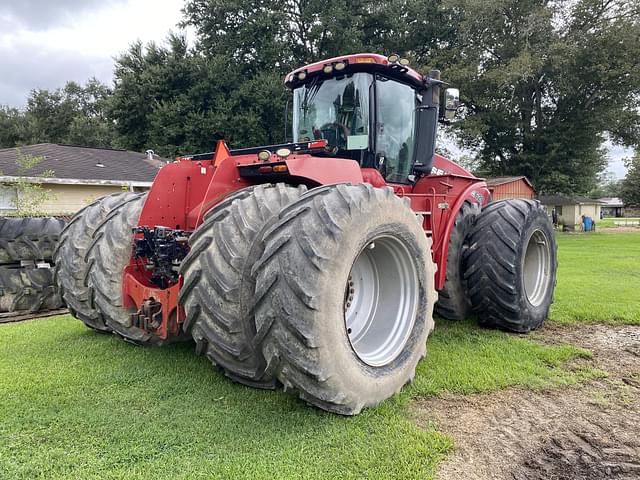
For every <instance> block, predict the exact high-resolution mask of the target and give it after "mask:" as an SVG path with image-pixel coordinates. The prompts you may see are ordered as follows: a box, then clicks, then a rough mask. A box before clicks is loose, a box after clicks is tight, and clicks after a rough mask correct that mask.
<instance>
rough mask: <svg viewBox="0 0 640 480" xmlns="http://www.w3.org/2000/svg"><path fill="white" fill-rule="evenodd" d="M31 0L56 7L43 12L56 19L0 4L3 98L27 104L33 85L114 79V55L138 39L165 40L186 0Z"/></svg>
mask: <svg viewBox="0 0 640 480" xmlns="http://www.w3.org/2000/svg"><path fill="white" fill-rule="evenodd" d="M27 3H28V4H30V5H32V7H33V8H36V6H37V5H36V4H38V3H42V5H43V7H42V8H44V9H45V10H46V9H47V8H49V10H51V11H50V12H49V16H47V15H40V16H41V17H46V18H48V19H54V20H55V19H57V20H56V21H54V20H50V22H49V23H48V24H46V25H45V27H46V28H43V23H42V22H43V21H41V20H33V21H32V23H28V22H26V21H25V15H24V8H23V7H21V8H20V9H18V8H13V9H8V8H6V7H3V8H0V25H4V26H5V28H3V29H2V30H0V32H2V33H0V65H2V71H3V75H2V76H0V104H9V105H12V106H19V107H20V106H24V103H25V101H26V97H27V95H28V93H29V91H30V90H32V89H33V88H57V87H61V86H63V85H64V83H65V82H66V81H67V80H75V81H77V82H84V81H86V80H87V79H88V78H89V77H92V76H95V77H96V78H98V79H99V80H101V81H102V82H105V83H110V82H111V79H112V68H113V57H115V56H117V55H118V54H120V53H122V52H124V51H125V50H126V49H127V48H128V46H129V45H130V44H131V43H132V42H134V41H135V40H137V39H139V40H142V41H143V42H145V43H146V42H149V41H156V42H161V41H162V40H164V39H165V38H166V36H167V34H168V32H169V30H176V29H177V27H176V24H177V23H178V22H179V21H180V20H181V18H182V17H181V13H180V9H181V8H182V5H183V0H162V1H157V0H112V1H106V2H102V3H99V2H93V1H90V2H81V1H79V0H66V2H62V3H63V5H62V6H60V5H59V6H58V8H57V9H55V11H54V9H53V7H47V5H49V6H50V5H51V4H57V3H58V2H51V1H50V0H48V1H45V2H38V1H37V0H29V1H28V2H27ZM63 7H64V8H63ZM37 18H39V17H37ZM8 24H11V25H12V28H10V29H6V26H7V25H8ZM3 77H4V78H3Z"/></svg>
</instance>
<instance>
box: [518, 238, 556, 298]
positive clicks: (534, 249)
mask: <svg viewBox="0 0 640 480" xmlns="http://www.w3.org/2000/svg"><path fill="white" fill-rule="evenodd" d="M549 245H550V242H549V239H548V238H547V235H546V234H545V233H544V232H543V231H542V230H535V231H534V232H533V233H532V234H531V237H530V238H529V242H528V243H527V248H526V249H525V254H524V259H523V264H522V284H523V285H524V291H525V294H526V296H527V300H528V301H529V303H530V304H531V305H533V306H534V307H537V306H539V305H541V304H542V303H543V302H544V299H545V297H546V295H547V292H548V290H549V286H550V285H549V284H550V282H551V252H550V250H549Z"/></svg>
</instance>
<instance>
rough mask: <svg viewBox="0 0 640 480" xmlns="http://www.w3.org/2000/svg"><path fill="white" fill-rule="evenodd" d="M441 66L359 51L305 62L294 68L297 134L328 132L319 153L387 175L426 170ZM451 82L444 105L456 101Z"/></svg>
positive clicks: (403, 176) (391, 179) (289, 80)
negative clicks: (422, 70)
mask: <svg viewBox="0 0 640 480" xmlns="http://www.w3.org/2000/svg"><path fill="white" fill-rule="evenodd" d="M439 77H440V74H439V72H438V71H437V70H434V71H431V72H430V73H429V75H428V76H422V75H420V74H419V73H418V72H416V71H415V70H413V69H411V68H409V67H408V61H406V60H405V59H401V58H399V57H398V56H397V55H391V56H389V57H384V56H382V55H374V54H358V55H347V56H343V57H336V58H333V59H329V60H326V61H323V62H318V63H314V64H311V65H307V66H305V67H302V68H300V69H297V70H295V71H293V72H292V73H290V74H289V75H288V76H287V77H286V79H285V84H286V85H287V86H288V87H289V88H291V89H292V90H293V141H294V142H295V143H298V142H313V141H318V140H325V141H326V142H327V143H328V146H329V148H328V151H327V152H321V153H320V155H331V156H333V157H341V158H347V159H351V160H356V161H357V162H358V163H359V164H360V166H362V167H369V168H376V169H377V170H379V171H380V173H381V174H382V176H383V177H384V179H385V180H386V181H387V182H388V183H407V182H408V181H409V179H410V177H411V176H412V175H414V174H416V173H419V174H429V173H430V171H431V167H432V164H433V155H434V151H435V132H436V126H437V120H438V109H439V104H440V102H439V99H440V87H439V86H440V85H441V84H442V82H441V81H440V79H439ZM457 95H458V94H457V90H455V89H447V92H446V95H445V98H446V99H447V104H446V105H445V108H446V111H448V112H449V114H448V115H447V116H448V117H450V116H451V112H454V111H455V109H456V108H457V102H458V100H457V98H458V97H457Z"/></svg>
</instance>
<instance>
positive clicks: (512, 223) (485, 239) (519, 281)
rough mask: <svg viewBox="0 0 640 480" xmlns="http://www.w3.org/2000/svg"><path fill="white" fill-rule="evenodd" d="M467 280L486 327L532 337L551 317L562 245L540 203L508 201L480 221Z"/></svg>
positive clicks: (493, 207)
mask: <svg viewBox="0 0 640 480" xmlns="http://www.w3.org/2000/svg"><path fill="white" fill-rule="evenodd" d="M465 263H466V271H465V279H466V280H467V284H468V288H469V293H470V295H471V302H472V304H473V308H474V310H475V311H476V312H477V314H478V319H479V321H480V323H481V324H482V325H484V326H487V327H497V328H501V329H504V330H509V331H512V332H519V333H526V332H528V331H530V330H534V329H536V328H538V327H540V326H541V325H542V323H543V322H544V321H545V319H546V318H547V316H548V315H549V308H550V306H551V303H552V302H553V290H554V287H555V285H556V270H557V268H558V261H557V244H556V240H555V234H554V231H553V225H552V224H551V221H550V220H549V217H548V216H547V213H546V212H545V210H544V209H543V208H542V206H541V205H540V203H539V202H537V201H534V200H524V199H515V200H502V201H499V202H494V203H490V204H489V205H488V206H487V207H486V208H485V209H484V210H483V211H482V214H481V215H480V216H479V217H478V220H477V221H476V225H475V227H474V229H473V232H472V234H471V237H470V242H469V249H468V250H467V254H466V262H465Z"/></svg>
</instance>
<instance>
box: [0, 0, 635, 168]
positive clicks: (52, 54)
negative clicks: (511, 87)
mask: <svg viewBox="0 0 640 480" xmlns="http://www.w3.org/2000/svg"><path fill="white" fill-rule="evenodd" d="M182 4H183V0H0V104H4V105H11V106H14V107H24V105H25V102H26V98H27V96H28V94H29V91H30V90H32V89H34V88H48V89H55V88H58V87H61V86H63V85H64V84H65V82H66V81H67V80H75V81H76V82H79V83H84V82H85V81H86V80H87V79H88V78H90V77H96V78H97V79H98V80H100V81H102V82H103V83H107V84H109V85H111V82H112V71H113V57H114V56H116V55H118V54H119V53H121V52H123V51H125V50H126V49H127V47H128V46H129V45H130V44H131V43H132V42H133V41H135V40H136V39H140V40H142V41H143V42H148V41H151V40H155V41H158V42H161V41H163V40H164V39H165V38H166V36H167V33H168V32H169V30H172V29H173V30H176V29H177V27H176V24H177V23H178V22H179V21H180V19H181V14H180V8H181V7H182ZM608 151H609V154H608V156H609V170H610V171H611V172H612V173H613V174H615V175H616V176H617V177H619V178H621V177H623V176H624V175H625V172H626V169H625V168H624V165H623V164H622V158H625V157H629V156H631V154H632V152H631V150H629V149H624V148H622V147H617V146H612V145H609V150H608Z"/></svg>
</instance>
